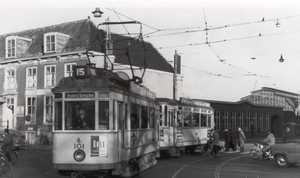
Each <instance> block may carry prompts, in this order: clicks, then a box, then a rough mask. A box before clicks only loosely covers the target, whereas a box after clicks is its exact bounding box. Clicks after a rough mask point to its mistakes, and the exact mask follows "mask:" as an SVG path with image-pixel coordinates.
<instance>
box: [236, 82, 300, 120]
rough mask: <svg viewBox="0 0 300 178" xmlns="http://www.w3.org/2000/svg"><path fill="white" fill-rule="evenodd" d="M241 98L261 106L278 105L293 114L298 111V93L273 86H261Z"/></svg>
mask: <svg viewBox="0 0 300 178" xmlns="http://www.w3.org/2000/svg"><path fill="white" fill-rule="evenodd" d="M242 100H248V101H251V102H252V103H255V104H257V105H262V106H280V107H283V110H284V111H292V112H294V113H295V115H298V114H299V112H300V110H299V101H300V100H299V93H298V94H297V93H292V92H288V91H283V90H278V89H275V88H268V87H262V88H261V89H260V90H256V91H253V92H251V94H250V95H249V96H246V97H243V98H242Z"/></svg>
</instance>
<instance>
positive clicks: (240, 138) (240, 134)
mask: <svg viewBox="0 0 300 178" xmlns="http://www.w3.org/2000/svg"><path fill="white" fill-rule="evenodd" d="M245 139H246V137H245V134H244V132H243V130H242V129H241V127H238V145H239V147H240V152H241V153H242V152H244V144H245Z"/></svg>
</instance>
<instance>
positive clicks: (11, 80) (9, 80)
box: [6, 69, 16, 89]
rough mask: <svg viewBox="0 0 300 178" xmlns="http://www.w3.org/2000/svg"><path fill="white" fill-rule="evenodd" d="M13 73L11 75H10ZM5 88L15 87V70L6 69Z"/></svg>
mask: <svg viewBox="0 0 300 178" xmlns="http://www.w3.org/2000/svg"><path fill="white" fill-rule="evenodd" d="M12 73H13V75H12ZM6 88H7V89H14V88H16V70H15V69H8V70H6Z"/></svg>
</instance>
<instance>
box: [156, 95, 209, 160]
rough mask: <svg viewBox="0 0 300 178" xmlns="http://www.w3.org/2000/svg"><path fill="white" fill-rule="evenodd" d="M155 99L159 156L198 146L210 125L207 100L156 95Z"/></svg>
mask: <svg viewBox="0 0 300 178" xmlns="http://www.w3.org/2000/svg"><path fill="white" fill-rule="evenodd" d="M157 101H158V102H159V103H160V123H159V141H160V153H161V156H164V155H168V156H175V157H178V156H180V155H181V153H183V154H184V153H185V151H197V150H200V149H201V148H202V146H203V145H204V144H206V142H207V140H208V137H209V134H210V130H211V129H212V128H214V110H213V108H212V107H210V104H209V103H207V102H203V101H195V100H191V99H187V98H180V100H173V99H168V98H157Z"/></svg>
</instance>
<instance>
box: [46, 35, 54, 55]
mask: <svg viewBox="0 0 300 178" xmlns="http://www.w3.org/2000/svg"><path fill="white" fill-rule="evenodd" d="M55 47H56V45H55V35H49V36H46V52H55Z"/></svg>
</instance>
